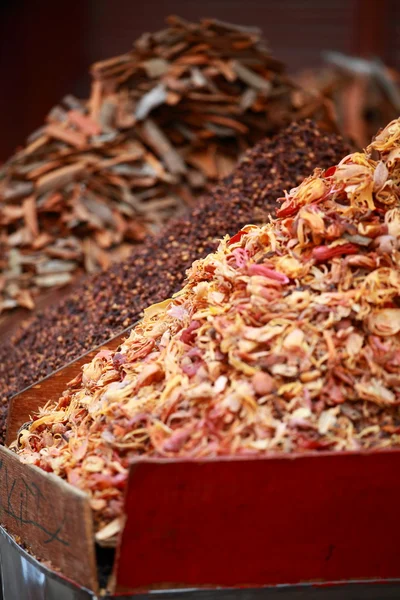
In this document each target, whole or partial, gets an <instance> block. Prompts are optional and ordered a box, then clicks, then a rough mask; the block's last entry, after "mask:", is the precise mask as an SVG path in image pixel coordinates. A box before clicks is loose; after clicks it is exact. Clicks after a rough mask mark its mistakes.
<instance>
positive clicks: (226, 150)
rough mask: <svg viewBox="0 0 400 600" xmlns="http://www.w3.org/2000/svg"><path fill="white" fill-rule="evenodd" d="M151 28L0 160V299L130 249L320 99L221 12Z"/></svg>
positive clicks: (4, 305) (28, 292) (26, 301)
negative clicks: (83, 95) (84, 95)
mask: <svg viewBox="0 0 400 600" xmlns="http://www.w3.org/2000/svg"><path fill="white" fill-rule="evenodd" d="M168 24H169V27H167V29H164V30H162V31H159V32H157V33H154V34H145V35H143V36H142V37H141V38H140V39H139V40H137V41H136V42H135V44H134V46H133V49H132V50H131V51H130V52H128V53H126V54H124V55H122V56H117V57H114V58H111V59H108V60H105V61H103V62H99V63H96V64H94V65H93V66H92V68H91V74H92V87H91V94H90V98H89V99H87V100H85V101H80V100H78V99H76V98H74V97H72V96H71V95H68V96H66V97H65V98H64V99H63V100H62V102H61V103H60V105H58V106H56V107H55V108H53V109H52V110H51V111H50V113H49V115H48V116H47V119H46V123H45V125H44V126H43V127H41V128H40V129H39V130H38V131H36V132H35V133H34V134H33V135H31V136H30V138H29V139H28V143H27V145H26V146H25V147H24V148H23V149H22V150H20V151H19V152H17V153H16V154H15V155H14V156H13V157H12V158H11V159H10V160H9V161H8V162H7V164H6V165H5V166H4V167H3V168H2V169H1V171H0V202H1V214H0V313H1V312H2V311H6V310H10V309H13V308H15V307H18V306H21V307H25V308H28V309H32V308H33V307H34V304H35V297H36V296H37V295H38V294H39V292H41V293H43V291H44V290H49V289H52V288H55V287H58V286H61V285H65V284H68V283H70V282H72V281H73V280H74V278H76V276H77V275H79V274H81V273H82V270H84V271H86V272H89V273H91V272H94V271H96V270H99V268H106V267H107V266H109V264H110V261H112V260H114V259H118V260H119V259H121V257H122V258H123V257H125V256H126V253H127V250H128V249H129V247H130V246H131V245H132V244H134V243H137V242H140V241H142V240H143V238H144V236H145V235H146V233H148V232H149V231H156V230H159V229H160V227H161V226H162V224H163V223H165V222H166V221H168V220H169V219H170V218H171V217H173V216H177V215H180V214H181V213H182V212H183V211H184V210H185V209H186V208H187V207H188V206H192V205H193V204H194V203H195V201H196V198H197V197H198V196H199V195H201V194H202V193H203V192H204V190H205V188H206V187H207V185H208V183H209V182H210V181H213V180H215V179H217V178H218V177H223V176H225V175H227V174H228V173H229V172H230V171H231V169H232V168H233V166H234V164H235V162H236V160H237V158H238V156H239V155H241V154H242V153H243V152H244V150H246V148H248V147H250V146H253V145H254V143H255V142H256V141H258V140H259V139H261V138H262V137H264V136H265V135H269V134H270V133H272V132H276V131H277V130H279V129H280V128H281V127H282V126H283V125H285V124H287V123H289V122H291V121H293V120H296V119H298V118H302V117H306V116H310V115H311V114H312V113H313V112H314V111H315V110H316V109H317V107H319V106H320V105H321V102H322V104H323V105H324V106H325V103H326V100H325V99H322V98H321V97H320V96H318V95H315V96H314V95H312V94H309V93H307V92H304V91H303V90H301V89H300V88H299V87H298V86H297V85H296V84H294V83H292V82H291V81H290V80H289V78H288V77H287V76H286V75H285V73H284V65H283V64H281V63H280V62H279V61H277V60H275V59H274V58H272V57H271V55H270V52H269V51H268V50H267V49H266V47H265V45H264V43H263V41H262V39H261V37H260V32H259V31H258V30H257V29H253V28H242V27H238V26H234V25H228V24H225V23H221V22H218V21H213V20H203V21H201V22H200V23H189V22H186V21H184V20H183V19H179V18H177V17H171V18H170V19H168Z"/></svg>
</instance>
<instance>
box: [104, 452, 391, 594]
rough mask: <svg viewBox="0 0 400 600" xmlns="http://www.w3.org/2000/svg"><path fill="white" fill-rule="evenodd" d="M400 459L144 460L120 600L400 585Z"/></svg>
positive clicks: (134, 476) (120, 569) (123, 543)
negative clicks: (125, 598)
mask: <svg viewBox="0 0 400 600" xmlns="http://www.w3.org/2000/svg"><path fill="white" fill-rule="evenodd" d="M399 468H400V450H396V449H392V450H385V451H364V452H336V453H335V452H323V453H308V454H304V455H302V454H297V455H278V456H269V457H268V456H267V457H263V458H254V457H241V458H240V457H217V458H214V459H202V460H193V459H192V460H190V459H186V460H183V459H182V460H166V459H164V460H162V459H158V460H157V459H138V460H136V461H135V462H134V463H133V464H132V466H131V469H130V475H129V481H128V486H127V490H126V495H125V513H126V521H125V526H124V529H123V531H122V534H121V539H120V542H119V548H118V551H117V560H116V565H115V573H114V575H115V582H116V590H117V591H118V592H121V593H123V592H125V593H128V592H133V591H135V592H138V591H146V590H149V589H168V588H169V589H171V588H172V589H174V588H177V587H187V588H191V589H195V588H210V589H215V588H220V587H222V588H224V587H226V588H237V587H239V588H240V587H263V586H276V585H282V584H303V583H309V582H320V583H329V582H340V581H357V580H358V581H361V580H374V581H382V583H384V582H385V581H389V580H400V562H399V557H398V554H399V553H398V540H399V538H400V521H399V519H398V518H397V513H396V506H397V500H398V499H399V497H400V482H399V479H398V477H397V473H398V470H399Z"/></svg>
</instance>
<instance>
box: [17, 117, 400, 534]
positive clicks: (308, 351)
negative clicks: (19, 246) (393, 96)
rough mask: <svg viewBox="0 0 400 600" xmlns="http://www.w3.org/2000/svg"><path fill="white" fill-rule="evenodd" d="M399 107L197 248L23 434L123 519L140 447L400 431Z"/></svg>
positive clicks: (108, 520)
mask: <svg viewBox="0 0 400 600" xmlns="http://www.w3.org/2000/svg"><path fill="white" fill-rule="evenodd" d="M399 159H400V119H399V120H398V121H393V122H392V123H391V124H390V125H388V126H387V127H386V129H385V130H384V131H383V132H381V133H380V134H379V135H378V136H377V137H376V138H375V140H374V141H373V143H372V144H371V145H370V146H369V148H368V150H367V152H366V153H354V154H351V155H348V156H347V157H346V158H344V159H343V160H342V161H341V162H340V163H339V165H338V166H337V167H332V168H330V169H328V170H327V171H326V172H324V171H322V170H316V172H315V173H314V175H312V176H311V177H309V178H308V179H306V180H305V181H304V182H303V183H302V184H301V185H300V186H299V187H298V188H295V189H292V190H291V191H290V192H289V193H287V194H286V197H285V200H284V202H283V204H282V206H281V208H280V209H279V211H278V218H277V219H275V220H271V222H270V223H268V224H267V225H264V226H261V227H259V226H255V225H248V226H246V227H245V228H243V229H242V230H241V231H239V232H238V233H237V234H236V235H234V236H233V237H232V238H229V237H228V236H227V237H226V238H225V239H224V240H223V241H222V242H221V244H220V246H219V247H218V250H217V251H216V252H215V253H213V254H209V255H208V256H207V257H206V258H205V259H202V260H199V261H196V262H195V263H194V264H193V266H192V268H191V269H190V271H189V273H188V279H187V283H186V285H185V287H184V288H183V289H182V290H181V291H180V292H179V293H178V294H176V295H175V296H174V298H173V299H169V300H166V301H164V302H162V303H160V304H158V305H153V306H152V307H150V308H149V309H147V310H146V311H145V316H144V319H143V321H142V322H141V323H139V324H138V325H137V326H136V327H135V328H134V329H133V331H132V333H131V335H130V336H129V338H128V339H127V340H126V342H125V343H124V344H122V346H121V347H120V348H119V350H118V351H117V352H110V351H102V352H100V353H99V354H98V355H97V356H96V357H95V358H94V360H93V361H92V362H91V363H89V364H87V365H86V366H85V367H84V368H83V371H82V373H80V374H79V376H77V378H76V379H75V380H74V382H72V383H71V385H70V388H69V389H68V390H67V391H66V392H65V393H64V394H63V396H62V397H61V398H60V399H59V400H58V401H56V402H52V403H50V404H49V405H48V406H46V407H45V408H44V409H43V410H41V411H40V413H39V415H38V416H36V417H35V418H34V420H33V421H32V422H31V423H30V425H29V426H28V428H27V429H25V430H23V431H22V432H21V434H20V438H19V445H18V446H17V447H18V453H19V455H20V458H21V459H22V460H23V461H25V462H28V463H33V464H36V465H38V466H40V467H42V468H43V469H45V470H47V471H54V472H55V473H56V474H58V475H60V476H61V477H64V478H66V479H67V480H68V481H69V482H70V483H72V484H73V485H75V486H78V487H79V488H81V489H83V490H85V491H87V492H88V493H89V494H90V496H91V502H92V507H93V510H94V513H95V517H96V523H97V531H98V533H97V539H98V541H100V542H104V541H105V540H107V538H108V536H109V535H111V533H115V531H116V530H117V529H118V524H119V521H118V519H119V518H120V516H121V512H122V498H123V496H122V490H123V488H124V484H125V481H126V475H127V469H128V465H129V461H130V459H131V458H132V457H133V456H137V455H142V456H143V455H146V456H157V457H168V458H171V457H180V456H190V457H205V456H216V455H230V454H241V455H243V454H246V455H249V454H250V455H252V454H258V453H265V452H304V451H307V450H319V449H324V450H326V449H330V450H336V451H340V450H357V449H359V448H383V447H388V446H394V445H399V444H400V435H399V432H400V429H399V427H400V410H399V403H400V335H399V332H400V308H399V305H400V268H399V266H398V265H399V261H400V254H399V247H400V201H399V191H400V188H399V183H400V162H399Z"/></svg>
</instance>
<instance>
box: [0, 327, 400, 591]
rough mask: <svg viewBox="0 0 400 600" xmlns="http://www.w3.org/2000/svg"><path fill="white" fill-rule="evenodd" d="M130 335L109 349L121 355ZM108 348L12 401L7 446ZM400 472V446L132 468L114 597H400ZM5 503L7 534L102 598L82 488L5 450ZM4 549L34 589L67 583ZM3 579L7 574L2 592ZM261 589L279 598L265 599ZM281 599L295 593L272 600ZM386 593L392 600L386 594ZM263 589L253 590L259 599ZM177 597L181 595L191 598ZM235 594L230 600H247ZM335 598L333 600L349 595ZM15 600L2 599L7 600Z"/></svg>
mask: <svg viewBox="0 0 400 600" xmlns="http://www.w3.org/2000/svg"><path fill="white" fill-rule="evenodd" d="M127 333H128V331H127V330H126V331H124V332H123V333H122V334H120V335H119V336H117V337H116V338H113V340H111V341H110V342H108V344H106V345H105V346H102V347H101V348H104V347H107V348H109V349H115V348H117V347H118V346H119V344H120V343H121V342H122V341H123V339H124V338H125V337H126V336H127ZM101 348H98V349H96V350H95V351H93V352H91V353H88V354H86V355H84V356H83V357H81V358H80V359H79V360H78V361H75V362H74V363H71V364H70V365H68V366H67V367H64V368H63V369H60V370H59V371H58V372H56V373H54V374H53V375H51V376H50V377H48V378H46V379H45V380H42V382H40V383H39V384H37V385H35V386H32V387H31V388H29V389H27V390H25V391H24V392H23V393H21V394H19V395H18V396H15V397H14V400H13V402H12V406H11V414H10V422H9V431H8V439H9V440H11V439H15V435H16V432H17V430H18V428H19V427H20V426H21V425H22V424H23V423H24V421H25V420H26V419H27V418H28V416H29V414H30V413H32V412H33V411H35V410H37V409H38V408H39V406H42V405H43V404H44V403H45V402H46V401H47V400H49V399H50V398H51V397H54V394H56V393H59V392H61V390H62V389H64V388H65V384H66V382H67V381H69V380H70V379H72V378H73V377H75V376H76V375H78V374H79V372H80V368H81V366H82V364H84V363H85V362H87V360H88V359H89V358H92V357H93V354H94V353H95V352H98V351H99V350H100V349H101ZM399 467H400V452H399V451H398V450H384V451H373V452H369V451H363V452H343V453H335V452H319V453H315V452H314V453H313V452H309V453H305V454H301V455H298V454H297V455H276V456H268V457H263V458H253V457H251V458H250V457H239V458H237V457H234V458H232V457H226V458H218V459H202V460H188V459H185V460H165V459H163V460H159V459H139V460H137V461H135V462H134V463H133V464H132V466H131V470H130V474H129V480H128V485H127V489H126V494H125V515H126V520H125V525H124V529H123V531H122V534H121V535H120V539H119V542H118V547H117V553H116V555H117V559H116V561H115V564H114V572H113V581H114V589H115V593H116V594H117V595H118V594H119V595H121V594H122V596H123V597H124V595H125V597H129V594H132V593H135V594H138V593H142V592H143V593H144V592H146V593H147V592H148V590H150V589H151V590H153V591H154V593H155V590H157V598H159V595H160V594H161V593H162V594H163V595H164V594H165V595H166V597H168V594H167V592H166V591H165V590H166V589H176V588H185V589H190V590H193V589H202V590H204V589H205V588H211V589H214V590H217V589H218V592H212V593H213V594H217V595H218V597H219V595H220V594H221V593H222V591H220V590H221V588H224V589H227V590H232V589H234V588H237V589H246V591H243V592H242V594H245V597H246V600H247V598H253V595H252V594H253V592H250V591H247V588H263V593H265V594H266V595H265V597H266V598H269V597H271V598H274V597H281V598H286V597H287V598H292V597H293V598H296V595H290V594H297V593H298V592H297V591H296V590H299V589H300V590H302V591H301V594H303V596H301V597H302V598H308V595H309V594H311V595H310V596H309V597H310V598H314V597H315V598H317V597H320V596H318V595H315V594H319V593H320V591H316V590H319V588H315V586H310V587H307V584H308V583H309V582H321V583H323V584H324V585H331V584H330V582H348V581H358V580H361V581H365V580H368V581H370V582H371V583H365V584H363V585H362V586H361V587H357V594H358V593H359V592H358V590H359V589H360V590H361V589H363V588H365V590H366V592H365V593H366V594H367V595H365V596H362V595H361V594H360V595H357V598H364V597H365V598H371V599H372V598H375V597H376V598H384V597H387V598H391V597H393V598H394V597H399V591H400V587H399V588H396V586H395V587H393V586H392V585H388V582H390V581H394V580H397V579H399V580H400V566H399V563H398V560H397V539H398V537H399V535H400V524H398V521H397V520H396V519H395V518H393V515H392V512H391V511H390V510H388V498H396V497H397V496H398V495H399V491H400V488H399V484H398V482H397V480H396V478H395V477H393V473H396V472H397V470H398V468H399ZM0 500H1V510H0V522H1V523H2V525H5V526H6V528H7V530H8V532H9V533H10V534H12V535H14V536H19V538H18V537H17V539H21V540H22V541H23V543H24V545H25V546H26V547H28V548H29V549H30V550H31V551H32V552H33V554H34V555H35V556H36V557H37V558H38V559H40V560H42V561H45V562H46V561H47V563H49V562H51V565H52V567H53V568H54V569H55V570H56V571H57V572H62V573H64V574H65V573H68V575H69V577H70V578H71V580H72V581H73V582H74V583H75V585H80V586H86V588H90V589H92V590H96V585H97V575H96V569H95V559H94V554H95V550H94V542H93V540H94V538H93V524H92V516H91V511H90V507H89V502H88V500H87V499H86V497H85V496H84V495H83V494H82V492H80V491H79V490H77V489H76V488H74V487H72V486H70V485H69V484H68V483H66V482H64V481H61V480H60V479H58V478H57V477H56V476H54V475H52V474H48V473H45V472H44V471H42V470H41V469H38V468H36V467H32V466H30V465H27V464H22V463H20V462H19V460H18V459H17V457H16V456H15V455H14V454H13V453H12V452H10V451H9V450H7V448H2V447H0ZM1 543H2V545H3V546H4V544H6V546H7V544H8V546H10V545H11V546H12V547H13V551H12V552H13V553H14V555H15V556H16V558H15V561H12V560H11V559H10V558H7V560H6V559H4V556H3V555H4V551H3V550H2V552H1V556H2V562H4V561H6V563H7V565H8V566H7V569H11V571H13V569H17V568H18V569H21V568H22V567H21V564H25V563H22V562H21V561H22V557H24V561H26V560H28V562H29V564H30V565H34V566H31V567H29V569H30V571H32V573H36V575H34V577H37V578H38V580H40V581H42V582H45V581H47V578H48V575H47V573H52V576H51V577H52V578H51V581H52V582H54V581H55V582H57V584H56V583H52V584H51V585H54V586H56V587H57V586H59V585H67V584H66V583H65V581H64V579H62V578H61V577H60V576H58V575H55V573H53V572H52V571H50V570H48V569H46V567H44V566H43V564H41V563H39V562H36V561H35V560H34V559H32V558H31V557H30V556H29V554H28V553H26V552H25V551H24V550H22V549H21V548H20V547H19V546H18V545H16V544H15V543H14V542H13V541H12V540H11V538H9V536H7V534H6V533H5V532H4V531H3V532H2V542H1ZM8 546H7V547H8ZM7 556H8V551H7ZM17 557H18V558H17ZM20 563H21V564H20ZM18 565H19V566H18ZM4 568H5V567H4V566H2V569H4ZM29 569H28V571H29ZM32 577H33V575H32ZM15 579H18V581H19V583H21V582H20V578H19V576H18V575H17V574H16V573H14V574H13V576H12V577H11V580H15ZM9 580H10V578H8V579H7V574H6V576H5V579H4V583H3V585H4V589H5V590H6V589H7V585H9V583H7V581H9ZM377 580H378V581H381V582H385V583H386V584H387V585H384V586H383V587H379V586H378V588H377V589H379V591H378V592H377V595H374V592H373V591H368V590H373V589H375V588H374V586H375V584H372V582H374V581H377ZM21 585H22V583H21ZM46 585H47V584H46ZM49 585H50V584H49ZM304 585H306V588H304V587H302V586H304ZM352 585H353V584H352ZM360 585H361V584H360ZM393 585H394V584H393ZM265 586H270V587H269V588H266V587H265ZM274 586H275V587H274ZM282 586H284V587H282ZM287 586H289V587H287ZM292 586H295V587H292ZM296 586H297V587H296ZM299 586H300V588H299ZM371 586H372V587H371ZM67 587H68V586H67ZM68 589H69V588H68ZM71 589H73V590H75V588H71ZM76 589H77V588H76ZM324 589H325V588H324ZM331 589H333V590H337V589H339V588H335V587H333V588H330V587H329V590H331ZM340 589H342V586H341V587H340ZM267 590H268V594H272V595H270V596H268V594H267ZM269 590H271V591H269ZM282 590H285V593H286V594H289V595H287V596H282V595H281V596H275V595H276V594H282V593H283V591H282ZM305 590H307V595H304V594H305ZM382 590H384V592H382ZM392 590H395V591H393V594H394V595H392V596H391V595H387V596H383V595H382V593H385V594H390V593H392ZM396 590H397V591H396ZM65 593H67V592H65ZM71 593H73V594H75V596H74V595H72V596H71V595H70V596H68V595H66V596H65V598H66V600H67V599H68V600H69V598H71V599H72V598H74V599H75V598H77V599H80V598H82V599H83V598H85V596H84V595H79V594H83V593H85V594H89V592H83V591H79V593H78V592H76V591H73V592H71ZM191 593H194V592H191ZM210 593H211V592H210ZM224 593H225V592H224ZM226 593H228V592H226ZM258 593H259V592H254V594H256V595H255V596H254V597H257V594H258ZM299 593H300V592H299ZM329 593H331V592H329ZM334 593H336V592H334ZM341 593H342V592H340V594H341ZM76 594H78V595H76ZM181 594H182V598H185V597H186V596H185V595H186V592H183V591H180V592H179V595H181ZM199 594H201V595H203V594H206V592H205V591H204V592H203V591H202V592H199ZM229 594H231V595H232V598H233V597H235V595H236V594H239V592H238V591H236V592H232V591H230V592H229ZM248 594H250V595H248ZM340 594H339V595H337V596H335V595H332V596H330V597H332V598H336V597H338V598H339V597H340V598H344V597H345V596H344V595H340ZM396 594H397V595H396ZM21 597H24V596H21ZM27 597H28V596H27ZM29 597H32V598H35V596H29ZM39 597H43V596H38V598H39ZM54 597H55V596H54ZM60 597H61V598H64V597H63V596H60V595H58V596H57V600H59V599H60ZM86 597H87V598H91V597H93V598H94V597H95V596H93V595H92V596H90V595H87V596H86ZM169 597H170V596H169ZM175 597H177V596H176V595H175V596H174V598H175ZM199 597H200V596H199ZM205 597H207V595H206V596H205ZM216 597H217V596H216ZM221 597H223V596H221ZM227 597H230V596H229V595H228V596H227ZM348 597H349V598H351V597H352V596H351V595H350V596H348ZM8 598H10V596H8ZM8 598H7V595H5V600H8ZM46 598H52V596H46Z"/></svg>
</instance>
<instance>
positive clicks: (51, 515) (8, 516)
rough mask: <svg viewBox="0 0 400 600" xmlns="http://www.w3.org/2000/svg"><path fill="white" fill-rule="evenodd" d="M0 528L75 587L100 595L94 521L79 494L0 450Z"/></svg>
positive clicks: (50, 476)
mask: <svg viewBox="0 0 400 600" xmlns="http://www.w3.org/2000/svg"><path fill="white" fill-rule="evenodd" d="M0 523H1V525H4V527H5V528H6V529H7V531H8V532H9V533H10V534H11V535H13V536H19V537H20V538H21V539H22V540H23V543H24V544H25V545H26V546H27V547H28V548H29V550H30V551H31V552H32V553H33V554H34V555H35V556H36V557H37V558H38V559H40V560H44V561H49V562H50V563H51V566H52V568H54V569H55V570H60V571H61V572H62V573H63V574H64V575H65V576H67V577H68V578H69V579H71V580H72V581H74V582H76V583H77V584H79V585H81V586H83V587H86V588H88V589H90V590H93V591H95V592H96V591H97V588H98V583H97V572H96V557H95V546H94V537H93V535H94V533H93V520H92V512H91V508H90V505H89V501H88V497H87V496H86V494H84V493H83V492H81V491H80V490H78V489H76V488H73V487H72V486H71V485H69V484H68V483H66V482H65V481H63V480H62V479H59V478H58V477H56V476H55V475H53V474H49V473H45V472H44V471H42V470H41V469H38V468H37V467H33V466H31V465H25V464H22V463H21V462H20V461H19V459H18V458H17V456H16V455H15V454H13V453H12V452H11V451H10V450H8V449H7V448H5V447H2V446H0Z"/></svg>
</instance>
